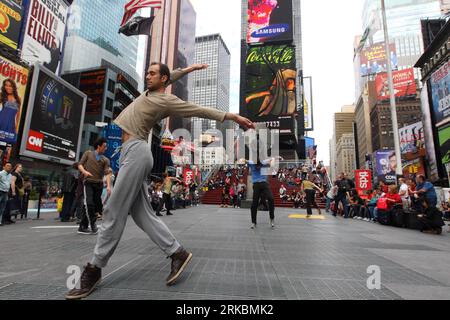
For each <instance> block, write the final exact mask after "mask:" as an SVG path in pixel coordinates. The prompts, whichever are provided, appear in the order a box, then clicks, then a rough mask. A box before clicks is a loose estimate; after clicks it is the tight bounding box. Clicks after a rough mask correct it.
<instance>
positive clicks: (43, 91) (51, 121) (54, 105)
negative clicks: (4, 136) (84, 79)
mask: <svg viewBox="0 0 450 320" xmlns="http://www.w3.org/2000/svg"><path fill="white" fill-rule="evenodd" d="M86 100H87V97H86V95H85V94H84V93H83V92H81V91H80V90H78V89H77V88H75V87H73V86H72V85H70V84H69V83H68V82H66V81H64V80H63V79H61V78H59V77H57V76H56V75H55V74H54V73H52V72H51V71H50V70H48V69H46V68H44V67H42V66H40V65H38V64H36V65H35V67H34V72H33V80H32V87H31V92H30V98H29V102H28V109H27V115H26V119H25V126H24V132H23V137H22V145H21V147H20V154H21V155H24V156H28V157H31V158H36V159H42V160H47V161H54V162H60V163H64V164H67V165H72V164H73V163H74V162H76V161H77V160H78V154H79V152H80V140H81V133H82V130H83V122H84V111H85V107H86Z"/></svg>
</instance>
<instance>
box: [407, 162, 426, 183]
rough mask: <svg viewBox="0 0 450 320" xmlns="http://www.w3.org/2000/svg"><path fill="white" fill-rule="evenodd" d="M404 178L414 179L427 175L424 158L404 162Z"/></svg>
mask: <svg viewBox="0 0 450 320" xmlns="http://www.w3.org/2000/svg"><path fill="white" fill-rule="evenodd" d="M402 167H403V176H404V177H405V178H406V179H413V178H414V177H416V176H417V175H419V174H422V175H425V165H424V161H423V158H417V159H414V160H411V161H406V162H403V164H402Z"/></svg>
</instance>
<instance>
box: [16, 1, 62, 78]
mask: <svg viewBox="0 0 450 320" xmlns="http://www.w3.org/2000/svg"><path fill="white" fill-rule="evenodd" d="M68 10H69V6H68V5H67V3H66V2H65V1H63V0H52V1H48V0H29V8H28V18H27V21H26V26H25V33H24V38H23V42H22V59H23V60H25V61H27V62H29V63H35V62H39V63H41V64H43V65H44V67H46V68H48V69H49V70H50V71H51V72H54V73H56V74H58V73H59V69H60V62H61V61H60V60H61V53H62V50H63V48H64V39H65V38H64V37H65V32H66V24H67V13H68Z"/></svg>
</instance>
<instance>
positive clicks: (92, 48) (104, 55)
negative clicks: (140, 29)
mask: <svg viewBox="0 0 450 320" xmlns="http://www.w3.org/2000/svg"><path fill="white" fill-rule="evenodd" d="M127 2H128V1H127V0H108V1H103V0H75V1H74V2H73V4H72V6H71V9H70V10H71V11H70V15H71V18H70V21H71V23H68V37H67V39H66V45H65V49H64V60H63V73H67V72H69V71H75V70H83V69H90V68H97V67H100V66H102V67H109V68H111V69H114V71H116V72H118V73H119V72H120V73H122V74H124V76H125V77H126V78H127V80H128V81H129V82H131V83H132V84H133V85H134V86H135V87H136V88H137V87H138V83H139V82H140V81H141V77H140V75H138V73H137V72H136V60H137V50H138V41H139V40H138V37H126V36H124V35H123V34H119V33H118V30H119V26H120V22H121V20H122V16H123V12H124V9H123V8H124V5H125V4H126V3H127Z"/></svg>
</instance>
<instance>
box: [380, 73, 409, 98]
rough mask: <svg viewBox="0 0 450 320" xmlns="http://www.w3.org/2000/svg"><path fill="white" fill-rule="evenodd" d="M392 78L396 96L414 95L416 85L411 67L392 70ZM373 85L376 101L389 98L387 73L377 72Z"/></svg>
mask: <svg viewBox="0 0 450 320" xmlns="http://www.w3.org/2000/svg"><path fill="white" fill-rule="evenodd" d="M392 78H393V80H394V92H395V96H396V97H398V98H400V97H408V96H411V97H415V96H416V90H417V87H416V80H415V79H414V69H413V68H409V69H405V70H399V71H394V72H393V73H392ZM375 86H376V90H377V99H378V101H383V100H389V98H390V92H389V81H388V76H387V73H379V74H378V75H377V77H376V80H375Z"/></svg>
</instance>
